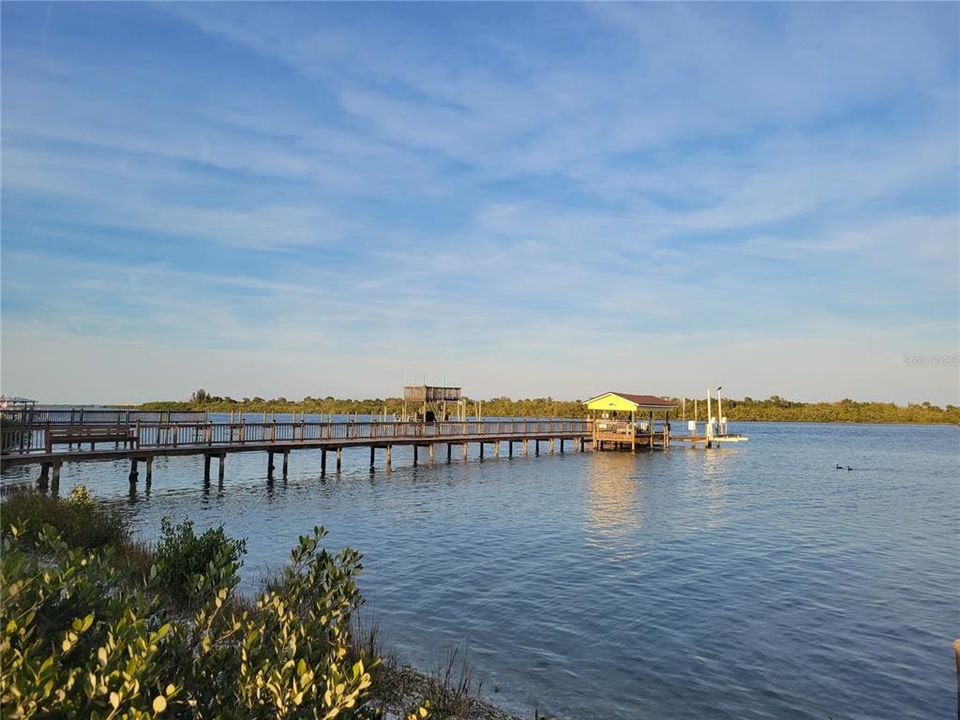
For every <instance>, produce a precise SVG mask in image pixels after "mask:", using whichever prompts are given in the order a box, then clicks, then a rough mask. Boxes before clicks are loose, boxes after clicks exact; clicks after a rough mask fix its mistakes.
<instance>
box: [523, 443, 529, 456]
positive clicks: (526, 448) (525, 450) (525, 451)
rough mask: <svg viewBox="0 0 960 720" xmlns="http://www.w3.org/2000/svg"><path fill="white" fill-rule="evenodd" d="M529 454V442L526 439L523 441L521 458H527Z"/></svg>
mask: <svg viewBox="0 0 960 720" xmlns="http://www.w3.org/2000/svg"><path fill="white" fill-rule="evenodd" d="M529 454H530V441H529V440H528V439H526V438H524V440H523V456H524V457H527V456H528V455H529Z"/></svg>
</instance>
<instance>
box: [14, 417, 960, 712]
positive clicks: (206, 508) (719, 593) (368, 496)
mask: <svg viewBox="0 0 960 720" xmlns="http://www.w3.org/2000/svg"><path fill="white" fill-rule="evenodd" d="M734 430H738V431H742V432H745V433H747V434H749V435H750V437H751V441H750V442H749V443H747V444H745V445H742V446H739V447H731V448H728V449H723V450H719V451H710V452H704V451H702V450H700V451H691V450H686V449H683V448H674V449H671V451H670V452H667V453H656V454H639V455H637V456H631V455H629V454H620V453H612V452H610V453H584V454H573V453H569V452H568V453H567V454H565V455H559V454H558V455H553V456H541V457H540V458H534V457H532V456H531V457H529V458H523V457H515V458H513V459H512V460H508V459H507V458H505V457H503V458H500V459H492V458H490V457H489V455H488V458H487V459H486V460H485V461H484V462H482V463H480V462H478V461H477V459H476V457H475V456H474V455H472V456H471V461H470V462H467V463H463V462H461V461H457V460H455V461H454V463H453V464H452V465H449V466H448V465H446V464H445V462H442V463H438V464H437V465H435V466H432V467H431V466H426V465H421V466H420V467H418V468H412V467H409V461H410V454H409V451H407V450H403V449H399V450H395V453H394V470H393V471H392V472H386V471H385V470H383V469H382V468H379V469H378V470H376V471H375V472H374V473H371V472H370V471H369V469H367V468H366V467H365V465H366V464H367V463H368V458H369V455H368V451H367V450H355V451H346V452H345V453H344V473H343V474H342V475H341V476H340V477H336V476H333V475H328V477H327V478H326V479H325V480H321V479H320V477H319V469H320V456H319V453H317V452H313V451H302V452H294V453H292V454H291V473H290V477H289V479H288V480H287V482H283V481H282V480H280V479H277V480H276V481H275V482H274V484H273V485H272V486H269V485H268V484H267V482H266V479H265V466H266V457H265V455H261V454H251V455H247V456H238V455H235V456H230V457H228V459H227V471H226V482H225V484H224V487H223V488H218V487H217V484H216V481H214V484H213V487H212V488H210V489H207V490H205V489H204V487H203V482H202V474H203V470H202V460H201V459H200V458H197V457H195V458H174V459H169V460H158V461H156V463H155V465H154V482H153V488H152V492H151V494H150V495H149V496H146V495H145V494H144V493H143V489H142V483H141V491H140V493H139V494H138V495H136V496H135V497H130V496H129V493H128V486H127V483H126V479H125V475H126V466H125V465H124V464H122V463H117V464H113V463H106V464H100V465H85V466H67V467H65V468H64V476H63V479H62V491H63V492H64V493H66V492H69V490H70V487H71V486H72V485H73V484H75V483H76V482H80V481H85V482H87V483H88V484H89V485H90V486H91V488H92V489H93V490H94V492H95V493H96V494H97V495H99V496H102V497H104V498H108V499H112V500H113V501H115V502H117V503H118V504H119V505H121V506H122V507H123V508H125V512H127V513H129V515H130V517H131V519H132V521H133V523H134V525H135V527H136V528H137V530H138V532H140V533H141V534H142V535H143V536H145V537H154V536H155V535H156V533H157V531H158V529H159V524H160V518H161V516H163V515H170V516H173V517H175V518H180V517H184V516H185V517H189V518H191V519H193V520H194V521H195V522H196V523H197V524H198V526H200V527H205V526H210V525H215V524H219V523H221V522H222V523H224V525H225V526H226V529H227V531H228V532H229V533H230V534H232V535H236V536H245V537H247V538H248V543H247V548H248V551H249V555H248V557H247V564H246V567H245V568H244V572H245V583H244V584H245V587H246V588H247V589H252V588H255V587H256V579H255V578H256V576H257V575H258V573H259V572H261V571H262V570H263V569H264V568H271V567H276V566H277V565H278V564H280V563H282V562H284V561H285V560H286V558H287V554H288V551H289V549H290V548H291V547H292V546H293V544H294V543H295V542H296V538H297V535H299V534H302V533H304V532H306V531H308V530H309V528H311V527H312V526H313V525H315V524H323V525H325V526H326V527H327V528H328V529H329V530H330V536H329V545H330V546H331V547H336V548H338V547H341V546H343V545H346V544H349V545H352V546H354V547H356V548H359V549H360V550H362V551H363V552H364V554H365V556H366V559H365V570H364V573H363V576H362V586H363V588H364V591H365V594H366V596H367V597H368V599H369V605H370V607H372V609H373V610H374V612H375V615H376V617H377V619H378V620H379V622H380V624H381V629H382V632H383V635H384V638H385V640H386V643H387V644H388V646H392V647H393V648H395V649H396V650H397V651H398V654H399V655H400V656H401V657H402V658H404V659H406V660H408V661H410V662H412V663H414V664H415V665H418V666H420V667H421V668H425V669H429V668H430V667H431V666H432V665H436V664H437V663H438V662H439V661H440V659H441V658H442V657H443V656H444V654H445V653H446V652H447V651H449V649H450V648H452V647H454V646H455V645H457V644H458V643H468V644H469V648H470V653H471V656H472V660H473V664H474V665H475V666H476V668H477V670H478V671H479V672H482V673H483V674H484V676H485V684H484V687H485V690H486V694H487V695H489V697H490V698H491V699H493V700H494V701H495V702H497V703H499V704H501V705H502V706H504V707H507V708H509V709H512V710H515V711H517V712H519V713H522V714H524V715H532V711H533V708H534V707H537V708H539V709H540V710H541V711H546V712H549V713H554V714H556V715H559V716H561V717H565V718H601V717H602V718H687V717H702V718H823V719H826V718H828V717H832V718H897V719H901V718H924V719H927V718H949V717H954V716H955V713H956V707H955V704H956V685H955V683H956V677H955V672H954V660H953V651H952V647H951V643H952V641H953V639H954V638H956V637H960V601H958V587H960V521H958V510H960V479H958V476H960V473H958V464H960V463H958V456H960V433H958V431H957V429H956V428H954V427H915V426H863V425H845V426H835V425H830V426H818V425H800V424H797V425H774V424H746V423H745V424H742V425H740V426H739V427H737V428H734ZM421 457H423V455H421ZM437 457H438V459H440V458H441V457H442V458H443V459H444V460H445V457H446V455H445V452H438V454H437ZM454 457H458V455H457V453H456V452H455V453H454ZM381 460H382V458H378V464H379V463H380V462H381ZM836 462H840V463H842V464H844V465H848V464H849V465H851V466H852V467H853V468H854V470H853V471H850V472H847V471H837V470H835V469H834V465H835V463H836ZM29 472H30V473H35V470H32V469H31V470H30V471H29ZM214 474H215V472H214ZM4 477H5V482H15V481H17V480H19V479H22V478H24V477H26V471H24V470H21V469H17V470H12V471H10V472H8V473H6V474H5V476H4ZM495 688H496V692H495V691H494V690H495Z"/></svg>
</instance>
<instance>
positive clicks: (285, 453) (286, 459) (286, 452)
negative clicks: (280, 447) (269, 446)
mask: <svg viewBox="0 0 960 720" xmlns="http://www.w3.org/2000/svg"><path fill="white" fill-rule="evenodd" d="M289 460H290V451H289V450H284V451H283V476H284V477H286V476H287V465H288V464H289Z"/></svg>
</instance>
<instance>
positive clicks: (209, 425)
mask: <svg viewBox="0 0 960 720" xmlns="http://www.w3.org/2000/svg"><path fill="white" fill-rule="evenodd" d="M68 429H75V430H76V434H74V435H71V434H70V432H69V431H68ZM98 429H100V430H104V431H106V430H114V431H116V430H117V429H123V430H125V431H126V432H125V434H124V435H123V436H118V435H116V433H113V434H109V435H104V436H102V438H96V437H95V431H96V430H98ZM589 432H590V430H589V424H588V422H587V421H586V420H582V419H566V418H563V419H551V420H502V419H501V420H479V421H478V420H451V421H442V422H433V423H425V422H414V421H393V420H387V421H384V420H363V421H357V420H351V421H341V422H322V421H317V422H313V421H307V420H304V419H301V420H297V421H291V422H276V421H268V422H263V421H255V422H248V421H246V420H241V421H240V422H177V421H173V422H144V421H143V420H142V419H138V420H137V421H136V422H135V423H134V424H130V425H126V424H124V423H113V424H105V423H104V424H99V425H89V424H84V425H75V426H63V425H60V426H58V425H55V424H52V423H49V422H47V423H43V424H40V423H33V424H21V425H13V426H9V425H8V424H4V425H3V427H2V454H3V455H8V456H9V455H24V454H29V453H39V452H48V453H49V452H51V448H53V446H62V445H66V444H67V442H64V439H66V440H69V441H71V442H73V443H76V442H77V441H78V438H80V437H84V436H85V435H87V434H93V435H94V438H93V439H95V440H96V441H97V442H107V443H108V442H124V440H125V439H129V440H130V441H132V442H133V443H134V444H135V445H136V447H137V448H138V449H140V450H157V449H163V448H183V447H200V446H208V447H211V446H223V445H237V444H240V445H244V444H256V443H284V444H291V443H293V444H299V443H304V444H307V443H311V442H317V443H319V442H326V443H330V444H336V441H338V440H343V441H348V442H355V443H356V442H359V443H362V442H363V441H388V440H398V441H403V440H417V439H423V440H424V441H425V442H430V441H433V442H450V441H453V442H464V441H467V442H469V441H470V440H471V439H480V438H484V437H501V438H504V437H511V436H513V437H517V438H523V437H530V436H534V435H540V436H543V435H549V434H554V433H555V434H559V435H564V434H581V435H586V434H589ZM84 441H85V442H86V440H84Z"/></svg>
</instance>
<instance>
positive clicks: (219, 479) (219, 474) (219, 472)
mask: <svg viewBox="0 0 960 720" xmlns="http://www.w3.org/2000/svg"><path fill="white" fill-rule="evenodd" d="M226 461H227V454H226V453H221V455H220V462H219V463H218V465H219V467H218V468H217V482H219V483H220V484H221V485H223V466H224V464H225V463H226Z"/></svg>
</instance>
